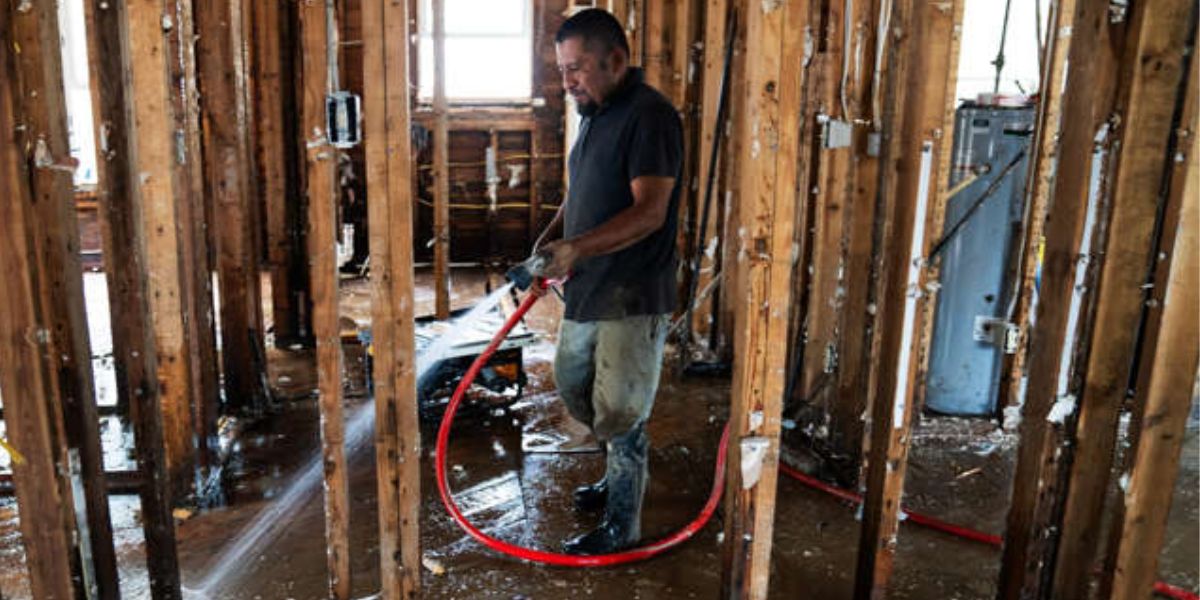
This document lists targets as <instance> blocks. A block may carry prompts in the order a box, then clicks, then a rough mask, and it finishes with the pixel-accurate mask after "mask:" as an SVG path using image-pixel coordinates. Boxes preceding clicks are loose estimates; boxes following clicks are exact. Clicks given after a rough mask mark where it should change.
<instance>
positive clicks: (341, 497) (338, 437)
mask: <svg viewBox="0 0 1200 600" xmlns="http://www.w3.org/2000/svg"><path fill="white" fill-rule="evenodd" d="M330 13H331V11H329V10H327V8H326V5H325V4H323V3H310V4H304V5H301V6H300V38H301V47H302V48H303V50H304V51H303V54H302V55H301V65H302V71H301V73H302V77H303V79H304V89H303V96H302V104H303V123H304V126H303V128H302V131H304V132H305V135H306V136H308V137H307V141H306V143H305V148H306V157H307V161H306V170H305V172H306V176H305V182H306V184H307V190H306V195H307V198H308V260H309V281H310V285H311V292H312V307H313V309H312V310H313V316H312V322H313V335H314V337H315V338H316V342H317V363H316V366H317V387H318V389H319V393H320V403H319V405H320V412H321V454H322V456H323V457H324V461H323V464H324V477H325V485H324V498H325V543H326V549H325V552H326V567H327V568H328V570H329V589H328V594H329V597H330V598H336V599H337V600H347V599H348V598H349V597H350V534H349V530H350V512H349V509H350V499H349V496H350V489H349V483H348V481H347V474H346V448H345V432H344V430H345V425H344V422H343V416H342V412H343V411H342V372H343V370H342V340H341V328H340V325H339V322H338V317H339V310H338V274H337V251H336V249H335V244H336V242H337V239H338V236H337V204H336V199H337V194H336V187H335V186H336V180H335V173H336V171H335V169H336V167H337V152H336V151H335V149H334V148H333V146H332V145H331V143H330V139H329V132H328V131H327V130H326V120H325V98H326V95H327V94H328V93H329V92H330V86H331V85H332V82H331V81H330V71H331V66H330V62H329V58H330V48H331V47H332V45H333V44H336V43H337V42H336V37H333V38H331V37H330V34H331V31H336V29H335V23H336V22H331V21H330V20H329V19H330V18H331V16H332V15H331V14H330Z"/></svg>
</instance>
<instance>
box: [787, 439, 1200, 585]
mask: <svg viewBox="0 0 1200 600" xmlns="http://www.w3.org/2000/svg"><path fill="white" fill-rule="evenodd" d="M779 470H780V471H782V472H783V474H785V475H787V476H788V477H791V478H792V479H795V480H796V481H799V482H800V483H803V484H804V485H807V486H809V487H811V488H815V489H818V490H821V491H822V492H825V493H827V494H830V495H832V496H836V497H838V498H840V499H842V500H845V501H846V502H849V503H851V504H859V503H861V502H862V496H860V495H858V494H856V493H854V492H851V491H848V490H844V489H842V488H839V487H834V486H832V485H829V484H828V483H825V482H824V481H821V480H820V479H817V478H816V477H812V476H810V475H805V474H804V473H801V472H800V471H797V470H796V469H793V468H792V467H789V466H787V465H786V464H783V463H779ZM901 511H902V512H903V515H904V517H905V518H906V519H907V520H908V521H910V522H912V523H915V524H917V525H921V526H924V527H928V528H930V529H934V530H936V531H941V532H943V533H948V534H950V535H953V536H956V537H960V538H963V539H966V540H971V541H973V542H979V543H981V544H987V545H989V546H992V547H995V548H999V547H1001V546H1003V545H1004V538H1003V537H1001V536H998V535H993V534H990V533H984V532H982V531H977V530H974V529H971V528H969V527H963V526H961V525H955V524H953V523H948V522H946V521H943V520H941V519H937V518H934V517H931V516H929V515H923V514H921V513H918V512H913V511H909V510H904V509H903V508H901ZM1154 593H1156V594H1160V595H1163V596H1167V597H1168V598H1176V599H1177V600H1200V596H1197V595H1196V594H1193V593H1192V592H1189V591H1188V590H1185V589H1183V588H1180V587H1176V586H1173V585H1170V584H1167V583H1163V582H1161V581H1156V582H1154Z"/></svg>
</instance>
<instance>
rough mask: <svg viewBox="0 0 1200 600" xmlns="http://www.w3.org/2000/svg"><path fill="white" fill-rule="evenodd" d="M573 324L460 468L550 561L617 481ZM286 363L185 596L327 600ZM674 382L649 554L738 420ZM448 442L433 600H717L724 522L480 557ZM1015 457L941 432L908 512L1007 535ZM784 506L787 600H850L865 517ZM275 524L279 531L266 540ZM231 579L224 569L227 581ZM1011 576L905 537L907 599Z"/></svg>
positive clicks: (1189, 475) (1192, 499)
mask: <svg viewBox="0 0 1200 600" xmlns="http://www.w3.org/2000/svg"><path fill="white" fill-rule="evenodd" d="M418 284H420V285H419V289H418V293H417V301H418V312H425V311H429V310H431V309H432V302H433V297H432V293H431V291H430V288H429V287H428V285H427V284H428V276H427V274H421V275H420V276H419V277H418ZM484 285H485V284H484V278H483V277H482V276H481V275H480V274H479V273H477V272H475V273H463V272H459V271H456V272H455V278H454V286H455V287H454V291H455V297H454V306H455V307H456V308H458V307H462V306H467V305H469V304H470V303H471V302H472V300H473V299H476V298H479V297H481V296H482V295H483V294H484V291H485V290H484ZM264 296H266V297H270V295H269V294H264ZM369 300H370V298H369V287H368V285H367V284H366V283H365V282H364V281H361V280H359V281H347V282H344V284H343V309H342V310H343V316H344V317H345V318H346V319H347V320H348V322H347V326H348V327H352V326H353V324H354V323H359V324H366V323H368V322H369ZM559 311H560V308H559V304H558V301H557V300H554V299H547V300H544V301H542V302H541V303H539V305H537V306H536V307H535V308H534V311H533V312H532V313H531V314H530V316H529V317H528V319H527V323H528V325H529V327H530V328H531V329H533V330H535V331H537V332H539V334H540V335H541V336H542V340H541V341H540V342H539V343H538V344H537V345H535V346H533V347H531V348H526V349H525V363H526V369H527V372H528V375H529V384H528V385H527V386H526V388H525V390H524V394H523V395H522V397H521V398H514V399H509V400H501V401H499V402H497V400H496V398H494V397H492V399H491V403H490V404H488V405H486V406H479V407H477V410H473V411H471V413H470V414H469V416H464V417H463V418H462V419H460V420H459V421H458V422H456V425H455V428H454V431H453V434H452V437H451V446H452V448H451V451H450V455H449V460H448V466H449V471H450V481H451V486H452V487H453V489H454V491H455V494H456V497H457V498H458V501H459V503H460V506H461V507H462V509H463V510H464V512H465V513H467V514H468V515H469V517H470V518H471V520H472V521H473V522H475V523H476V525H477V526H479V527H480V528H481V529H483V530H484V531H486V532H488V533H489V534H491V535H494V536H496V537H499V538H502V539H504V540H506V541H509V542H513V543H518V544H522V545H527V546H532V547H536V548H541V549H546V550H557V549H558V546H559V544H560V542H561V540H562V539H564V538H566V537H568V536H571V535H573V534H575V533H579V532H581V531H585V530H587V529H589V528H591V527H592V526H594V525H595V524H596V522H597V518H596V517H595V516H592V515H581V514H578V513H577V512H576V511H575V509H574V508H573V507H572V504H571V497H570V491H571V490H572V489H573V488H574V487H575V486H577V485H581V484H584V483H588V482H591V481H592V480H594V479H596V478H598V477H599V475H600V473H601V471H602V469H603V458H602V455H601V454H599V453H598V452H597V451H596V446H595V443H594V440H592V439H590V438H589V437H588V436H587V433H586V431H585V430H583V429H582V428H581V427H579V426H578V424H575V423H574V422H573V421H571V420H570V419H569V417H567V416H566V415H565V412H564V411H563V409H562V407H561V404H559V403H558V401H557V398H556V396H555V394H554V390H553V384H552V381H551V376H550V361H551V359H552V357H553V345H552V342H553V337H554V336H553V333H554V330H555V327H556V323H557V320H558V317H559ZM268 314H269V313H268ZM363 356H364V353H363V350H362V348H361V346H356V345H349V346H347V349H346V364H347V382H346V384H347V385H346V389H347V396H348V398H347V402H346V414H347V419H348V420H350V419H353V417H354V416H356V415H361V414H369V412H370V406H369V404H367V403H368V402H369V400H368V398H367V394H366V388H365V385H364V368H363V365H364V363H363ZM269 358H270V362H271V381H272V383H273V386H274V388H275V391H276V395H277V398H279V399H280V404H279V408H278V410H276V411H274V412H273V413H272V414H270V415H268V416H266V417H264V418H262V419H259V420H256V421H253V422H250V421H246V422H244V423H240V424H238V425H237V428H238V431H239V432H240V434H239V436H238V441H237V445H236V447H235V448H234V453H233V459H232V460H231V462H230V463H229V465H228V467H227V468H228V475H229V477H228V481H229V482H230V483H229V485H228V487H227V499H228V504H227V505H226V506H224V507H221V508H215V509H209V510H204V511H199V512H197V513H195V514H192V515H190V516H188V518H186V519H185V520H182V521H180V523H179V526H178V542H179V552H180V562H181V568H182V571H183V581H184V587H185V590H186V591H187V594H186V596H187V597H190V598H230V599H280V600H282V599H287V598H294V599H309V598H312V599H317V598H325V597H327V595H326V593H325V586H326V575H325V540H324V533H323V516H322V509H321V487H320V484H319V478H311V477H310V479H312V481H311V482H308V483H311V485H307V486H305V485H298V484H296V483H295V482H296V481H297V480H298V479H302V478H303V476H304V474H305V473H306V472H307V471H309V470H310V469H311V468H312V465H313V464H314V463H313V461H314V460H315V457H316V454H317V453H318V452H319V439H318V435H319V433H318V417H317V406H316V399H315V396H314V395H313V389H314V388H315V385H316V379H315V375H314V373H313V367H312V355H311V353H310V352H307V351H303V350H300V351H292V350H278V349H273V350H271V352H270V357H269ZM664 373H665V374H664V379H663V382H662V385H661V388H660V392H659V396H658V401H657V403H656V406H655V409H654V415H653V417H652V418H651V421H650V427H649V431H650V436H651V439H652V442H651V443H652V450H651V455H650V471H651V484H650V488H649V491H648V493H647V498H646V503H645V510H644V516H643V533H644V535H645V536H646V537H648V538H657V537H660V536H664V535H666V534H669V533H671V532H673V531H674V530H675V529H677V528H679V527H681V526H682V525H684V524H685V523H687V522H688V521H690V520H691V519H692V518H693V516H694V515H695V514H696V513H697V512H698V511H699V509H700V507H701V506H702V505H703V503H704V501H705V499H706V497H707V494H708V492H709V490H710V487H711V485H712V477H713V472H712V468H713V464H714V460H715V458H716V456H715V454H716V446H717V441H718V438H719V436H720V433H721V427H722V425H723V424H724V422H725V419H726V417H727V414H728V402H729V383H728V381H727V380H723V379H704V378H694V379H683V378H679V377H677V376H675V375H674V374H672V373H671V372H670V369H667V370H664ZM364 423H366V424H367V425H366V428H365V429H363V431H366V432H367V437H366V439H364V440H363V442H362V443H359V444H353V443H352V444H351V445H350V448H349V449H348V458H349V475H350V497H351V511H350V515H351V563H352V569H353V574H352V575H353V592H354V597H356V598H363V597H367V596H370V595H372V594H373V593H375V592H376V591H377V590H378V585H379V584H378V582H379V573H378V559H379V557H378V547H379V544H378V532H377V523H376V518H377V512H376V505H375V456H374V452H373V449H372V448H371V445H370V443H369V422H368V421H364ZM109 427H114V428H115V429H114V431H113V433H110V434H109V435H108V437H106V439H111V441H109V442H108V443H109V444H110V445H118V448H117V449H115V450H111V452H112V453H113V455H114V456H118V457H119V456H121V453H122V451H121V449H120V447H119V446H120V445H121V444H125V445H126V447H127V444H128V443H129V439H128V438H126V437H124V436H122V435H121V425H120V423H115V424H113V425H110V426H109ZM349 427H351V426H348V428H349ZM435 431H436V423H435V422H433V421H429V422H427V423H425V425H424V427H423V430H422V440H423V443H424V448H425V452H424V455H423V469H422V481H421V485H422V498H423V501H422V514H421V521H420V522H421V538H422V539H421V546H422V549H423V552H424V554H425V559H426V560H425V563H426V567H425V569H424V570H423V573H422V586H423V596H424V597H429V598H458V599H472V598H500V599H510V600H511V599H525V598H527V599H552V600H553V599H562V598H574V599H579V598H598V599H619V600H630V599H639V598H643V599H659V598H660V599H674V598H713V597H715V596H716V595H717V589H718V588H719V586H720V573H721V555H722V552H723V551H724V544H725V543H726V542H725V541H723V540H721V536H720V530H721V526H720V518H721V514H720V512H719V511H718V514H717V516H716V518H714V520H713V521H712V522H710V523H709V524H708V525H707V526H706V527H705V528H704V529H703V530H701V531H700V533H699V534H697V535H696V537H694V538H693V539H692V540H690V541H689V542H687V543H685V544H684V545H683V546H682V547H680V548H678V549H676V550H674V551H672V552H670V553H668V554H666V555H665V556H662V557H659V558H656V559H654V560H651V561H648V562H644V563H639V564H634V565H627V566H622V567H614V568H605V569H584V570H579V569H566V568H558V567H543V566H536V565H531V564H527V563H523V562H520V561H518V560H516V559H513V558H510V557H507V556H502V555H499V554H496V553H494V552H492V551H490V550H487V549H485V548H483V547H481V546H480V545H479V544H477V543H476V542H474V541H473V540H472V539H470V538H468V537H467V536H466V535H465V534H464V533H463V532H462V531H461V530H459V529H458V527H457V526H456V525H455V524H454V523H453V522H452V521H451V520H450V518H449V517H448V516H447V514H446V512H445V510H444V509H443V507H442V506H441V503H440V500H439V498H438V494H437V488H436V485H435V483H434V479H433V457H432V448H433V440H434V436H435ZM348 437H353V436H352V435H349V434H348ZM1015 449H1016V439H1015V436H1013V435H1011V434H1008V433H1005V432H1004V431H1002V430H1000V429H999V426H998V424H996V423H995V422H993V421H991V420H979V419H955V418H946V417H930V416H926V417H925V418H924V419H923V421H922V423H921V424H920V425H919V426H918V429H917V430H916V432H915V433H914V444H913V448H912V453H911V460H910V467H909V471H908V478H907V482H906V488H905V491H906V494H905V503H906V507H908V508H910V509H914V510H919V511H922V512H926V513H929V514H932V515H933V516H936V517H939V518H941V519H944V520H947V521H951V522H954V523H961V524H965V525H968V526H971V527H974V528H977V529H981V530H983V531H986V532H989V533H1000V532H1001V530H1002V527H1003V523H1004V518H1005V512H1006V510H1007V501H1008V494H1009V489H1010V483H1011V478H1012V472H1013V461H1014V456H1015ZM785 457H786V459H787V460H789V461H790V462H792V463H793V464H795V465H797V466H800V467H811V466H812V465H813V459H811V457H808V456H806V455H805V454H804V453H803V452H802V451H801V450H799V449H795V448H790V449H788V450H787V451H786V452H785ZM114 460H115V459H114ZM1198 462H1200V454H1198V451H1197V428H1196V427H1195V426H1192V427H1190V428H1189V433H1188V438H1187V443H1186V446H1185V452H1184V456H1183V461H1182V468H1181V475H1180V480H1179V483H1178V486H1177V491H1176V499H1175V503H1174V506H1173V509H1172V511H1171V516H1170V523H1171V531H1170V533H1169V534H1168V539H1167V543H1166V544H1165V546H1164V549H1163V556H1162V561H1161V573H1162V578H1163V579H1164V580H1166V581H1168V582H1170V583H1172V584H1175V585H1180V586H1183V587H1185V588H1188V589H1192V590H1195V589H1197V587H1198V586H1200V580H1198V577H1200V576H1198V570H1200V569H1198V567H1197V560H1198V546H1200V541H1198V537H1197V533H1198V529H1197V527H1198V525H1197V523H1198V518H1197V487H1198V486H1200V478H1198V474H1200V468H1198ZM318 464H319V463H318ZM778 489H779V491H778V506H777V513H776V518H775V536H774V553H773V556H772V581H771V598H780V599H783V598H795V597H806V598H820V599H831V600H836V599H842V598H849V597H850V596H851V591H852V579H853V570H854V561H855V550H856V548H857V545H858V535H859V523H858V522H857V521H856V511H855V509H854V507H852V506H849V505H848V504H846V503H844V502H842V501H839V500H837V499H835V498H832V497H830V496H828V495H825V494H824V493H823V492H819V491H816V490H812V489H810V488H807V487H805V486H803V485H801V484H800V483H798V482H796V481H794V480H792V479H789V478H787V477H783V476H781V478H780V480H779V488H778ZM1114 493H1116V491H1115V490H1114ZM111 503H112V507H113V514H114V517H113V518H114V525H115V528H116V538H117V540H116V541H117V544H118V548H119V553H120V559H121V565H122V589H123V593H124V594H123V595H124V597H126V598H147V597H148V593H147V590H146V575H145V570H144V567H143V561H144V557H143V556H142V554H141V553H142V549H141V529H140V522H139V513H138V500H137V498H136V497H134V496H114V497H113V498H112V500H111ZM181 516H183V515H181ZM275 516H277V517H278V518H277V519H276V518H275ZM16 518H17V515H16V506H15V502H13V500H12V498H11V497H7V498H0V597H2V598H28V588H27V583H26V582H25V581H24V575H23V570H24V569H23V566H22V564H21V560H22V551H21V546H20V535H19V533H18V531H17V527H16V523H17V522H16ZM267 520H270V521H271V522H272V524H273V526H272V527H264V522H265V521H267ZM256 525H257V526H258V533H260V534H261V536H260V537H257V538H254V539H255V543H254V544H251V545H250V547H249V551H248V552H246V553H245V554H244V555H237V556H235V557H234V558H235V559H234V560H229V557H230V548H231V547H234V546H237V545H238V542H239V539H244V538H242V534H241V533H240V532H242V531H244V530H246V528H248V527H254V526H256ZM222 562H224V563H225V564H226V565H227V566H226V567H218V566H217V565H220V564H221V563H222ZM998 565H999V552H998V551H997V550H995V549H993V548H990V547H987V546H981V545H978V544H975V543H972V542H967V541H962V540H958V539H954V538H950V537H947V536H946V535H944V534H941V533H937V532H933V531H928V530H923V529H920V528H917V527H914V526H911V525H907V524H906V525H904V526H903V527H902V530H901V535H900V537H899V546H898V553H897V559H896V568H895V575H894V581H893V584H892V594H891V597H892V598H897V599H914V600H927V599H955V598H957V599H963V600H967V599H985V598H987V599H990V598H992V597H993V595H994V592H995V579H996V576H997V572H998ZM435 571H436V572H438V573H441V574H437V573H435ZM443 571H444V572H443Z"/></svg>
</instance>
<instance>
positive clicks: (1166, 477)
mask: <svg viewBox="0 0 1200 600" xmlns="http://www.w3.org/2000/svg"><path fill="white" fill-rule="evenodd" d="M1196 73H1197V69H1196V62H1195V58H1193V59H1192V81H1191V90H1190V95H1191V97H1192V98H1191V100H1192V102H1193V104H1194V102H1195V96H1196V85H1197V78H1196ZM1194 115H1195V113H1192V116H1193V120H1190V121H1183V122H1181V127H1182V129H1181V138H1182V139H1181V141H1182V144H1181V146H1183V147H1182V148H1180V153H1181V154H1183V156H1182V157H1181V158H1182V159H1183V160H1180V161H1178V162H1180V163H1182V165H1184V166H1183V168H1182V169H1181V170H1182V171H1183V172H1184V176H1183V177H1179V178H1177V179H1182V180H1183V181H1177V182H1176V183H1177V184H1178V185H1177V186H1173V187H1176V188H1177V189H1176V190H1175V191H1176V193H1177V194H1178V199H1179V200H1180V201H1181V202H1182V204H1183V206H1182V207H1181V209H1180V216H1179V219H1178V227H1177V233H1176V234H1175V241H1174V249H1173V250H1172V252H1171V257H1170V267H1169V269H1170V270H1169V275H1168V276H1167V277H1165V278H1163V279H1162V280H1161V281H1162V283H1161V284H1160V285H1161V286H1162V287H1165V288H1166V291H1165V293H1164V294H1163V298H1162V304H1161V306H1162V315H1161V321H1160V323H1159V327H1158V330H1159V334H1158V337H1157V340H1156V342H1157V343H1156V344H1155V347H1154V348H1146V349H1145V350H1144V352H1146V353H1150V352H1153V359H1152V362H1150V363H1149V364H1147V365H1146V366H1147V368H1148V370H1149V371H1150V375H1149V378H1148V379H1149V382H1148V385H1147V386H1146V387H1145V388H1143V389H1140V390H1139V391H1138V395H1139V396H1141V397H1142V398H1141V399H1139V404H1140V405H1142V406H1143V408H1142V415H1141V418H1140V419H1139V420H1140V422H1141V423H1142V428H1141V430H1140V431H1139V436H1138V443H1137V448H1136V450H1135V451H1134V457H1135V458H1134V460H1133V461H1132V463H1133V468H1132V470H1131V471H1130V473H1129V485H1128V488H1127V491H1126V492H1125V496H1124V500H1125V502H1124V511H1123V518H1122V519H1121V520H1120V521H1119V525H1118V527H1117V528H1118V529H1119V530H1120V532H1121V534H1120V540H1119V541H1118V542H1117V543H1116V544H1115V545H1114V548H1113V549H1112V554H1113V555H1114V556H1115V558H1116V560H1115V564H1116V569H1114V572H1113V573H1112V575H1111V577H1112V584H1111V589H1112V595H1111V596H1109V597H1111V598H1113V599H1114V600H1133V599H1136V598H1146V597H1147V596H1148V595H1149V594H1150V593H1151V589H1152V588H1153V586H1154V580H1155V576H1156V575H1157V573H1158V557H1159V549H1160V548H1161V547H1162V544H1163V539H1164V537H1165V535H1166V524H1167V515H1168V514H1170V508H1171V499H1172V495H1173V493H1174V491H1175V485H1176V477H1177V476H1178V470H1179V455H1180V451H1181V449H1182V444H1183V440H1184V430H1185V428H1186V426H1187V420H1188V412H1189V410H1190V409H1191V400H1192V398H1191V394H1189V393H1188V390H1190V389H1192V386H1193V385H1194V384H1195V379H1196V368H1197V366H1198V363H1200V356H1198V352H1197V345H1196V339H1197V337H1200V319H1198V318H1197V312H1196V306H1197V305H1200V281H1198V280H1197V274H1198V272H1200V265H1198V264H1197V260H1196V259H1197V256H1200V240H1197V236H1198V235H1200V206H1198V205H1200V166H1198V165H1197V162H1198V161H1200V135H1197V131H1196V127H1195V121H1194ZM1189 140H1190V141H1189ZM1105 587H1107V586H1105Z"/></svg>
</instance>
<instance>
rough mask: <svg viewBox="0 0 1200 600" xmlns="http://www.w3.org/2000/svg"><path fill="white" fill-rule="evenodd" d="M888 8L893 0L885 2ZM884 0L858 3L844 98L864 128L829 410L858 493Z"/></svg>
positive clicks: (849, 210) (848, 477)
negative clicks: (878, 53) (873, 147)
mask: <svg viewBox="0 0 1200 600" xmlns="http://www.w3.org/2000/svg"><path fill="white" fill-rule="evenodd" d="M883 1H887V0H883ZM880 3H881V2H880V0H872V1H871V2H855V3H854V7H853V10H852V11H851V15H850V22H851V23H852V24H853V29H854V30H853V34H852V35H853V39H854V42H853V44H854V46H853V49H852V50H850V51H851V52H852V53H853V54H852V56H856V57H861V58H859V59H858V60H855V61H853V62H852V64H853V65H854V70H853V71H852V72H850V73H846V74H844V77H845V79H846V82H847V90H846V97H847V102H848V105H849V110H850V114H851V115H852V117H853V118H854V119H855V120H856V122H858V121H861V122H863V125H864V127H857V128H856V129H855V132H854V139H853V142H852V144H853V146H852V149H851V152H852V153H851V158H850V172H849V176H848V178H847V181H846V182H844V184H843V188H844V192H843V193H844V194H845V202H844V210H845V211H846V215H845V216H844V217H843V224H844V225H845V232H844V233H843V238H842V239H843V244H844V245H845V248H844V250H843V253H844V254H843V258H842V261H843V263H842V268H843V269H844V271H845V278H844V280H843V283H842V286H843V288H844V290H845V293H844V295H843V296H842V299H841V311H840V313H839V315H838V332H839V335H838V336H837V338H836V344H837V346H836V348H837V357H836V358H837V361H836V362H837V367H836V369H835V372H834V387H835V390H834V391H835V393H836V396H835V398H834V399H833V400H832V406H831V407H830V410H829V412H830V423H831V429H832V432H831V433H832V435H833V440H832V442H833V447H834V448H835V449H836V450H837V451H838V452H839V453H842V454H844V455H845V457H846V459H845V461H844V463H843V464H844V467H843V468H842V469H839V471H840V472H839V473H838V476H839V478H840V479H842V480H843V483H845V484H847V485H853V486H857V485H858V480H859V478H860V466H861V461H862V451H863V446H864V445H863V443H862V441H863V423H864V420H865V416H864V413H865V412H866V410H867V396H868V395H869V391H868V381H869V372H870V365H871V357H870V349H871V344H870V339H871V332H872V324H873V323H874V315H873V311H872V310H871V308H870V304H871V294H872V290H873V279H872V274H873V273H875V269H874V259H873V256H872V251H873V248H874V242H875V236H874V229H875V228H874V223H875V214H876V204H877V203H878V201H879V197H878V189H879V160H878V153H877V152H872V151H871V148H870V141H871V138H872V137H873V136H877V135H878V134H879V128H878V124H879V117H880V115H879V114H877V113H876V110H875V104H876V103H875V102H874V99H875V95H876V94H880V93H882V90H879V89H878V88H876V87H875V85H874V81H875V78H876V75H877V71H876V64H875V63H876V60H875V57H876V47H877V43H878V42H877V32H878V31H879V7H880Z"/></svg>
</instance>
